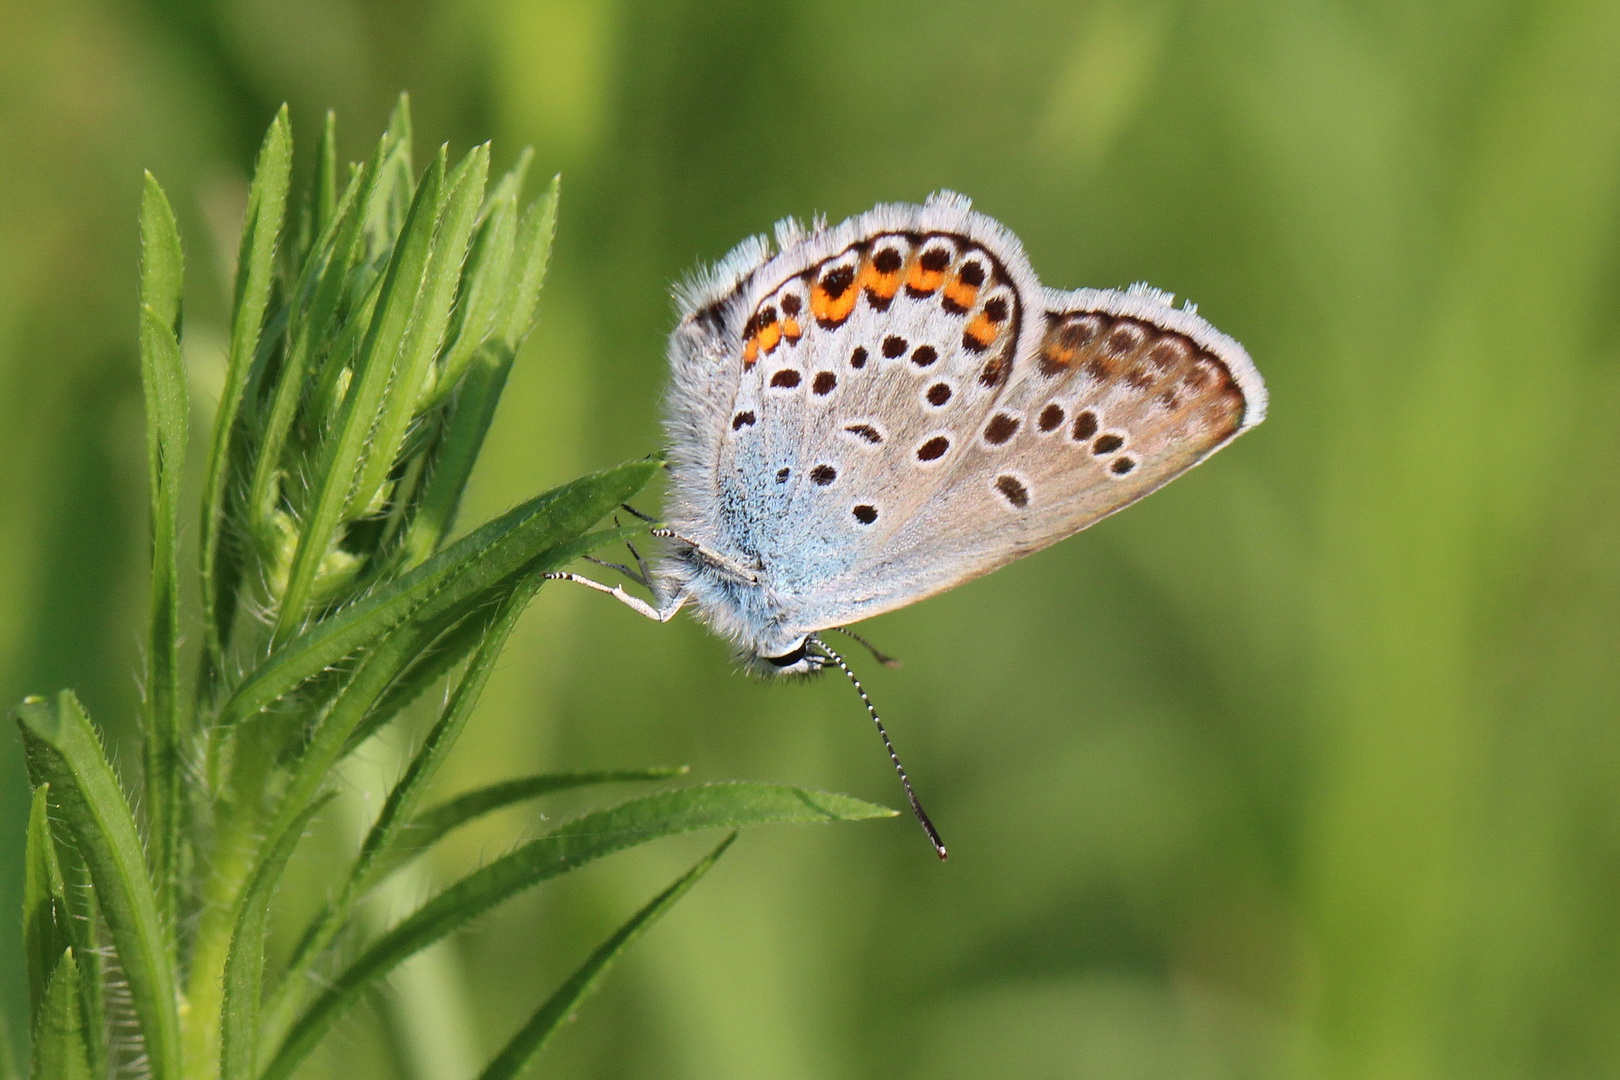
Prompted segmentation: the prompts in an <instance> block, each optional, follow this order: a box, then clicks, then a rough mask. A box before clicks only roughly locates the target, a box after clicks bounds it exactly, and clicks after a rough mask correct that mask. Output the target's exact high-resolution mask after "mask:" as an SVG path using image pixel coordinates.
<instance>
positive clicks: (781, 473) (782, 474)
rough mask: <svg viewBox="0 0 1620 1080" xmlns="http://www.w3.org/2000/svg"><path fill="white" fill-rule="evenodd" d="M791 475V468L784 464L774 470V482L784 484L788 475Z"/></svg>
mask: <svg viewBox="0 0 1620 1080" xmlns="http://www.w3.org/2000/svg"><path fill="white" fill-rule="evenodd" d="M792 475H793V470H792V469H790V468H788V467H787V466H786V465H784V466H782V467H781V468H780V469H777V470H776V482H777V483H778V484H785V483H787V482H788V477H790V476H792Z"/></svg>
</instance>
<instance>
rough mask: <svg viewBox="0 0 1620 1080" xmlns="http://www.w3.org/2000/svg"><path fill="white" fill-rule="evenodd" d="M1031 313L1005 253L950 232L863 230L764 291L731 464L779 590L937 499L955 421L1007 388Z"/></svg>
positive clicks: (740, 519)
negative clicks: (1026, 315)
mask: <svg viewBox="0 0 1620 1080" xmlns="http://www.w3.org/2000/svg"><path fill="white" fill-rule="evenodd" d="M769 269H770V268H769V267H767V268H766V270H767V271H768V270H769ZM1022 323H1023V313H1022V307H1021V302H1020V296H1019V291H1018V289H1017V287H1016V285H1015V283H1014V281H1013V279H1012V277H1011V276H1010V275H1009V272H1008V270H1007V268H1006V266H1005V265H1004V263H1003V260H1002V259H1001V258H1000V257H999V256H998V255H997V254H996V253H995V252H994V251H992V250H991V249H990V248H988V247H986V246H985V245H984V244H983V243H980V242H978V241H975V240H974V239H972V238H970V237H969V236H966V235H963V234H960V233H955V232H949V231H940V230H933V231H921V230H894V231H888V232H882V233H877V234H875V235H871V236H868V237H865V238H863V239H861V240H859V241H857V242H853V243H851V244H849V245H848V246H846V247H844V248H842V249H840V250H837V251H834V252H832V253H831V254H828V255H826V256H825V257H823V258H820V259H818V260H816V261H814V262H812V263H811V264H810V265H808V266H805V267H803V268H802V269H797V270H796V272H794V273H792V274H790V275H789V276H788V277H787V278H786V280H784V281H782V282H781V283H780V284H778V285H776V286H775V287H774V288H771V289H770V290H769V291H768V292H767V293H766V294H765V295H764V296H763V297H761V298H760V299H759V300H758V301H757V302H756V303H755V305H754V306H753V308H752V310H751V311H750V312H749V315H748V318H747V319H746V321H745V322H744V323H743V325H742V328H741V330H740V331H739V333H738V338H737V340H736V342H735V343H734V345H735V347H736V348H737V349H738V350H739V351H740V354H741V357H742V364H743V371H742V375H741V378H740V380H739V385H738V388H737V394H736V398H735V403H734V411H733V414H732V421H731V424H730V430H729V433H728V435H727V437H726V445H725V447H723V448H722V451H721V454H720V462H719V469H718V478H719V482H720V485H721V488H722V490H723V491H725V492H726V493H727V494H726V496H725V497H724V500H723V501H724V503H725V504H726V505H727V506H732V507H735V512H734V515H733V520H734V522H735V523H736V525H737V530H736V532H737V535H738V536H739V537H740V538H743V540H742V542H743V543H744V544H745V545H746V546H750V547H752V548H754V549H756V550H755V551H754V553H755V554H757V555H758V556H759V558H760V559H761V561H763V562H764V563H765V564H766V565H769V566H773V567H775V568H776V573H775V575H774V580H775V584H776V585H777V586H778V588H780V589H782V590H784V591H793V590H796V589H814V588H816V587H817V586H819V584H820V583H823V582H825V581H827V580H829V579H832V578H835V577H838V576H840V575H842V574H843V573H845V572H847V571H848V570H849V569H850V568H851V567H852V566H854V565H856V564H857V563H858V562H859V561H860V559H861V556H862V553H863V552H866V551H870V550H872V549H873V548H875V547H877V546H880V545H881V544H882V543H883V542H884V538H885V537H887V536H889V535H891V534H893V533H895V532H896V531H898V530H900V529H901V528H903V527H904V525H905V523H906V522H907V520H908V519H909V518H910V516H911V515H912V514H914V513H915V511H916V509H917V508H918V507H919V506H921V505H923V504H925V503H926V502H927V501H928V500H929V499H930V498H931V497H932V495H933V493H934V490H935V488H936V487H937V486H939V485H942V484H943V483H944V482H945V480H946V478H947V477H948V476H949V474H950V472H951V471H952V468H953V466H954V464H955V462H956V460H957V459H958V458H959V457H960V450H959V448H957V447H956V446H955V445H954V444H953V440H954V435H953V432H954V431H955V430H956V429H958V428H964V427H971V426H972V425H973V424H974V423H976V422H977V419H978V418H979V417H980V416H982V415H983V414H984V413H985V411H986V410H987V409H988V408H989V407H990V405H991V403H992V402H993V401H994V400H995V399H996V397H997V396H999V395H1000V394H1001V393H1002V392H1003V390H1004V387H1005V385H1006V383H1007V381H1008V377H1009V375H1010V373H1011V370H1012V367H1013V361H1014V358H1015V356H1016V352H1017V348H1018V343H1019V331H1020V327H1021V325H1022ZM897 469H898V470H899V471H898V473H897Z"/></svg>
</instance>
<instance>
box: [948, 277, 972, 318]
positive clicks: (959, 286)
mask: <svg viewBox="0 0 1620 1080" xmlns="http://www.w3.org/2000/svg"><path fill="white" fill-rule="evenodd" d="M978 298H979V287H978V286H977V285H969V284H968V283H967V282H965V281H963V280H962V279H961V278H956V279H954V280H953V281H952V282H951V283H950V284H949V285H947V286H945V300H946V303H947V304H948V305H949V306H950V307H951V308H952V309H953V310H955V311H957V312H965V311H967V310H968V309H969V308H971V307H972V306H973V304H974V301H976V300H978Z"/></svg>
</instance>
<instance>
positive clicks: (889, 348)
mask: <svg viewBox="0 0 1620 1080" xmlns="http://www.w3.org/2000/svg"><path fill="white" fill-rule="evenodd" d="M905 354H906V339H905V338H903V337H901V336H900V335H899V334H890V335H889V336H888V337H886V338H884V339H883V355H884V356H887V357H888V358H889V359H890V360H893V359H895V358H896V357H898V356H904V355H905Z"/></svg>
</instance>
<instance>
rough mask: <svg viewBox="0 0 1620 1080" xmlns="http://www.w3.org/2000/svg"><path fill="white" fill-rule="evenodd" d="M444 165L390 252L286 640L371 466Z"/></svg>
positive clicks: (309, 526)
mask: <svg viewBox="0 0 1620 1080" xmlns="http://www.w3.org/2000/svg"><path fill="white" fill-rule="evenodd" d="M444 171H445V155H444V153H443V151H440V153H439V155H438V157H436V158H435V159H434V162H433V165H432V166H431V167H430V168H429V169H428V171H427V174H426V175H425V176H424V177H423V178H422V182H421V183H420V184H419V185H417V188H416V196H415V199H414V200H413V201H412V203H411V208H410V212H409V214H408V215H407V216H406V219H405V223H404V226H403V227H402V229H401V231H400V233H399V241H398V243H396V244H395V245H394V249H393V254H392V255H391V256H390V257H389V260H388V270H387V273H386V274H385V276H384V278H383V281H382V285H381V289H380V291H379V293H378V295H377V302H376V308H375V311H374V313H373V315H372V318H371V322H370V325H369V327H368V328H367V331H366V336H365V340H364V342H363V343H362V344H361V346H360V351H359V354H358V355H357V356H356V357H355V362H354V368H353V377H352V381H351V382H350V384H349V387H348V390H347V393H346V395H345V397H344V399H343V403H342V407H341V414H340V419H339V421H338V425H337V429H336V431H335V433H334V434H333V436H332V438H331V440H330V442H329V443H328V446H327V450H326V452H325V455H324V458H323V460H322V461H321V464H320V471H319V473H318V474H317V475H316V476H315V477H314V478H313V481H314V484H315V488H316V497H315V502H314V504H313V509H312V510H311V511H310V513H309V516H308V519H307V520H306V521H305V523H304V530H303V534H302V535H301V536H300V538H299V542H298V553H297V555H295V556H294V558H293V563H292V572H291V574H290V575H289V577H288V581H287V590H286V592H285V593H284V594H283V596H282V600H281V610H280V611H279V613H278V615H277V620H276V631H275V638H276V641H278V642H284V641H286V640H287V639H289V638H290V637H292V636H293V634H294V633H295V632H296V631H298V630H299V629H300V628H301V627H302V626H303V624H304V621H305V619H306V617H307V616H308V615H309V613H310V608H311V605H312V603H313V599H314V593H315V584H316V580H315V579H316V575H317V574H318V573H319V571H320V569H321V566H322V564H323V563H324V562H325V560H326V558H327V555H328V554H329V553H330V552H331V550H332V548H333V547H334V546H335V545H336V544H337V542H338V540H339V539H340V529H341V527H342V524H343V521H344V515H345V513H346V511H348V510H349V507H350V497H351V495H352V494H353V493H354V492H355V490H356V487H355V481H356V479H357V478H358V477H359V476H360V475H361V472H362V469H363V468H364V464H365V457H366V452H367V449H368V445H369V441H370V439H371V436H372V432H373V430H374V429H375V427H376V424H377V422H378V418H379V412H380V410H381V409H382V407H383V405H384V399H385V395H386V393H387V390H388V386H389V383H390V382H391V381H392V380H393V378H394V375H395V371H396V366H395V358H396V357H397V356H398V355H399V353H400V350H401V348H402V347H403V346H404V345H405V343H406V338H407V335H408V334H409V333H410V330H411V317H412V315H413V314H414V313H415V309H416V299H417V295H418V292H419V290H420V288H421V285H422V275H423V273H424V272H425V270H426V269H427V266H428V261H429V259H430V257H431V256H432V253H433V235H434V227H435V225H436V222H437V216H438V209H439V193H440V191H441V190H442V188H443V186H444Z"/></svg>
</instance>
